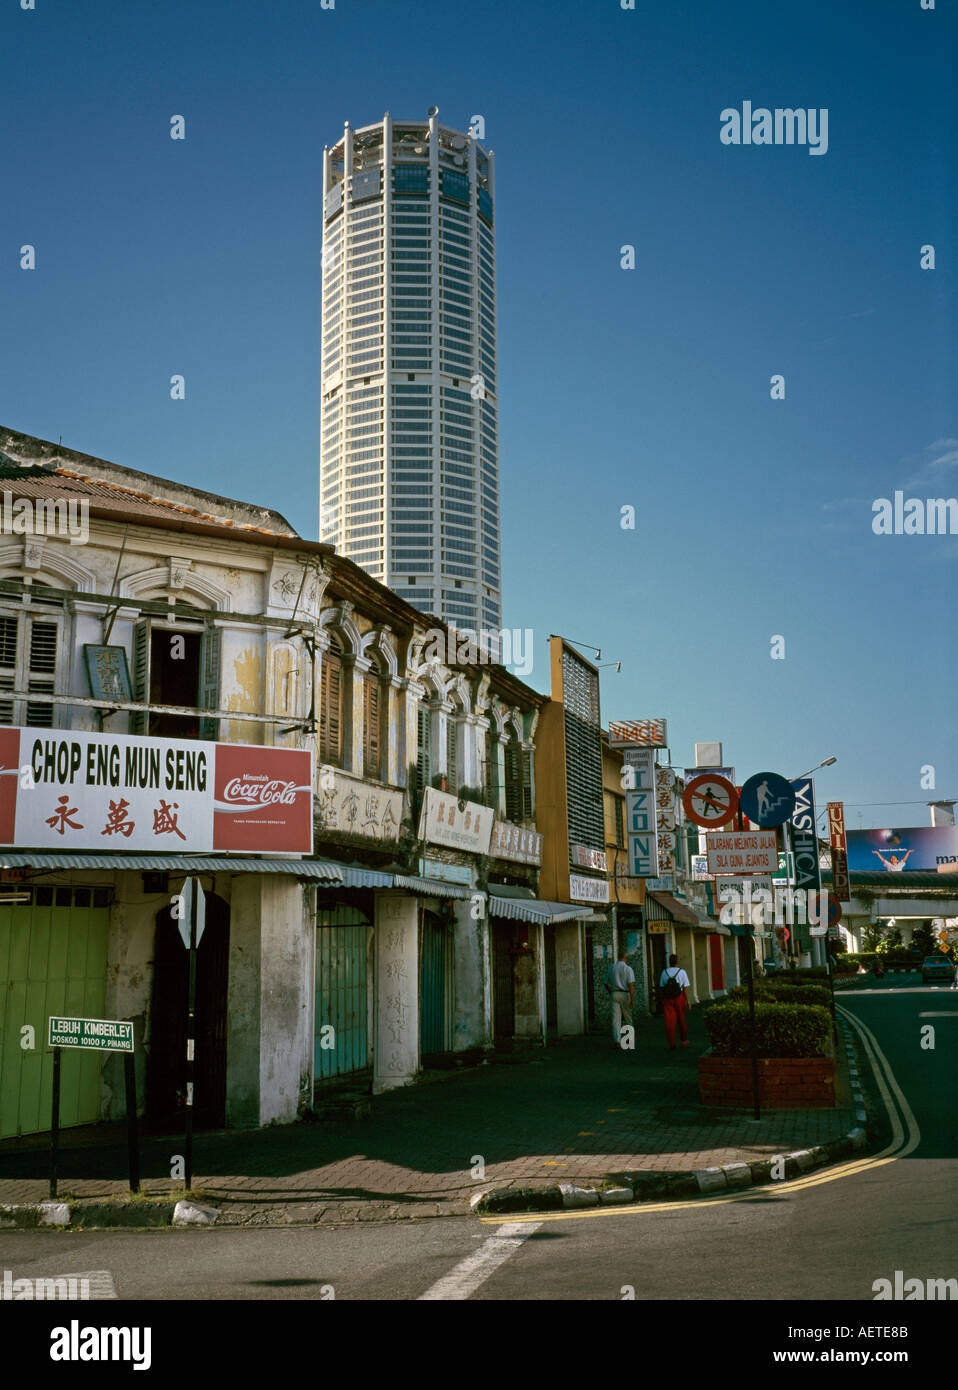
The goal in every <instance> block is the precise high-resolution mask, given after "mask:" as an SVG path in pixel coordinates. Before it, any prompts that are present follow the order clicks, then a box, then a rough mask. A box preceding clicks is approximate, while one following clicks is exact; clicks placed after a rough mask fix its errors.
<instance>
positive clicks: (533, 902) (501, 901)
mask: <svg viewBox="0 0 958 1390" xmlns="http://www.w3.org/2000/svg"><path fill="white" fill-rule="evenodd" d="M593 915H594V914H593V912H592V909H591V907H580V906H577V905H576V904H575V903H550V902H546V901H545V900H544V899H542V898H500V897H497V896H496V895H495V894H494V893H490V894H489V916H490V917H502V918H505V920H506V921H508V922H538V923H540V924H541V925H542V926H544V927H551V926H555V924H556V923H557V922H573V921H575V919H576V918H580V919H584V920H585V921H589V920H591V918H592V917H593Z"/></svg>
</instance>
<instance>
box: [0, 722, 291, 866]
mask: <svg viewBox="0 0 958 1390" xmlns="http://www.w3.org/2000/svg"><path fill="white" fill-rule="evenodd" d="M0 844H6V845H15V846H17V847H18V848H25V849H57V850H67V851H69V850H88V851H89V850H96V851H98V852H99V853H101V854H106V853H110V852H111V851H116V850H120V851H129V850H139V851H140V852H142V851H144V850H145V851H148V852H150V853H152V854H209V853H211V852H219V853H222V852H235V853H247V854H311V853H312V849H313V755H312V753H309V752H307V751H305V750H302V749H299V748H261V747H256V746H253V745H249V744H238V743H206V742H203V741H201V740H198V739H169V738H140V737H135V736H133V735H129V734H88V733H81V732H79V731H76V730H72V729H42V730H36V729H26V728H23V729H19V728H18V729H10V728H5V729H0Z"/></svg>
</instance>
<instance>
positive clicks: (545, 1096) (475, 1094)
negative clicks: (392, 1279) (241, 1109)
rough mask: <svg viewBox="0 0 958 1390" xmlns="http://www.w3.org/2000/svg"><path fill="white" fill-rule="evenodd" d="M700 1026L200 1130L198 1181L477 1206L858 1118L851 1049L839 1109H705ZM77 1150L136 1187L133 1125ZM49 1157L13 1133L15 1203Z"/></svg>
mask: <svg viewBox="0 0 958 1390" xmlns="http://www.w3.org/2000/svg"><path fill="white" fill-rule="evenodd" d="M690 1023H691V1040H692V1045H691V1047H689V1048H687V1049H680V1050H678V1051H676V1052H669V1050H668V1048H667V1046H666V1043H665V1036H664V1029H663V1025H662V1022H661V1020H657V1019H648V1018H645V1019H639V1020H637V1028H636V1033H637V1039H636V1051H635V1052H631V1053H629V1052H619V1051H617V1050H616V1049H615V1047H614V1046H613V1044H612V1042H611V1039H606V1038H605V1037H601V1038H599V1037H589V1038H574V1039H566V1040H563V1041H562V1042H560V1043H558V1044H557V1045H554V1046H551V1047H549V1048H544V1049H531V1050H530V1051H529V1053H527V1054H522V1055H521V1057H520V1058H510V1059H505V1060H504V1061H503V1062H494V1063H492V1064H491V1065H488V1066H480V1067H476V1068H474V1069H471V1070H468V1071H462V1072H452V1073H450V1074H449V1075H448V1077H445V1078H443V1079H442V1080H441V1081H439V1082H437V1083H436V1084H434V1085H417V1086H411V1087H407V1088H404V1089H402V1090H399V1091H393V1092H390V1093H388V1094H387V1095H385V1096H380V1097H376V1098H374V1099H373V1100H372V1112H371V1114H370V1115H368V1116H367V1117H365V1118H363V1119H359V1120H345V1119H343V1120H336V1121H332V1122H330V1121H318V1122H306V1123H302V1124H296V1125H285V1126H274V1127H272V1128H270V1129H262V1130H252V1131H250V1130H246V1131H221V1132H217V1133H213V1134H200V1135H199V1136H198V1137H197V1139H196V1141H195V1146H194V1163H193V1167H194V1179H193V1188H194V1191H195V1192H201V1193H202V1194H203V1195H204V1197H205V1199H206V1200H208V1201H209V1202H210V1203H211V1204H212V1205H214V1206H216V1207H218V1208H220V1210H221V1212H222V1215H221V1217H220V1222H219V1224H227V1223H229V1224H234V1223H235V1224H251V1225H260V1224H264V1225H265V1224H285V1223H288V1222H303V1221H322V1222H340V1221H351V1220H384V1219H386V1220H389V1219H397V1218H407V1217H411V1216H417V1217H418V1216H437V1215H445V1214H461V1213H463V1212H468V1211H469V1210H470V1207H469V1198H470V1197H471V1196H472V1195H474V1194H475V1193H476V1192H477V1191H478V1190H486V1189H488V1188H490V1187H497V1188H501V1187H505V1186H508V1185H510V1184H514V1185H523V1186H537V1185H542V1186H546V1185H551V1184H554V1183H556V1182H560V1181H582V1180H586V1179H592V1180H597V1179H598V1180H601V1179H603V1178H604V1177H605V1176H606V1175H607V1174H609V1173H616V1172H624V1171H634V1170H640V1169H645V1170H655V1171H659V1172H689V1171H691V1170H695V1169H701V1168H706V1167H712V1166H717V1165H721V1164H727V1163H736V1162H745V1163H747V1162H749V1161H753V1162H755V1161H758V1160H761V1159H763V1158H771V1157H774V1156H776V1155H778V1154H780V1153H783V1152H788V1151H789V1150H794V1149H801V1148H808V1147H812V1146H814V1145H816V1144H821V1143H825V1142H827V1141H828V1140H832V1139H838V1138H839V1137H841V1136H843V1135H845V1134H847V1133H848V1131H849V1130H850V1129H852V1128H854V1126H855V1112H854V1106H853V1105H852V1102H851V1097H850V1093H849V1090H848V1084H847V1064H846V1062H845V1059H844V1049H843V1048H842V1049H840V1051H839V1056H840V1059H841V1063H840V1064H841V1068H842V1080H841V1086H840V1099H841V1100H842V1102H843V1104H842V1105H841V1106H840V1107H839V1108H837V1109H835V1110H797V1111H771V1112H768V1113H767V1115H765V1117H764V1118H763V1119H762V1120H760V1121H759V1122H757V1123H756V1122H755V1121H753V1120H752V1119H751V1118H750V1115H747V1114H744V1113H743V1112H741V1111H728V1110H712V1109H705V1108H703V1107H702V1106H700V1105H699V1101H698V1084H697V1077H698V1073H697V1069H696V1061H697V1058H698V1055H699V1054H700V1053H701V1052H702V1051H704V1050H705V1048H706V1046H707V1042H706V1037H705V1029H704V1025H703V1021H702V1013H701V1010H699V1009H696V1010H693V1012H692V1014H691V1020H690ZM509 1062H511V1064H507V1063H509ZM61 1144H62V1145H63V1146H64V1147H63V1148H62V1149H61V1155H60V1196H61V1197H63V1198H67V1199H76V1198H80V1199H91V1198H101V1199H102V1198H104V1197H107V1196H120V1197H122V1196H123V1195H124V1194H125V1193H126V1147H125V1129H124V1128H123V1126H114V1125H110V1126H96V1127H90V1128H89V1129H86V1130H83V1131H74V1132H72V1133H71V1131H69V1130H68V1131H65V1132H64V1133H63V1134H62V1135H61ZM182 1149H183V1140H182V1136H181V1135H172V1136H170V1137H167V1138H163V1139H156V1138H150V1139H146V1140H144V1141H143V1142H142V1145H141V1177H142V1186H143V1190H144V1191H145V1192H146V1193H149V1194H154V1195H159V1194H162V1193H170V1194H172V1195H174V1196H175V1195H178V1193H179V1192H180V1191H182V1181H179V1182H174V1181H171V1180H170V1179H169V1176H168V1175H169V1172H170V1162H171V1158H172V1155H174V1154H178V1153H182ZM47 1155H48V1150H47V1149H46V1148H45V1147H44V1144H43V1141H41V1140H36V1139H31V1140H8V1141H6V1142H4V1143H0V1204H4V1203H10V1204H13V1203H22V1202H37V1201H41V1200H43V1199H45V1198H46V1196H47V1178H46V1173H47V1162H48V1157H47ZM480 1165H482V1166H480Z"/></svg>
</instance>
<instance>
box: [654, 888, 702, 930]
mask: <svg viewBox="0 0 958 1390" xmlns="http://www.w3.org/2000/svg"><path fill="white" fill-rule="evenodd" d="M645 898H646V902H645V915H646V917H647V918H648V920H649V921H652V922H661V921H668V920H671V921H673V922H681V923H682V924H683V925H687V926H690V927H698V926H700V925H701V922H700V919H699V918H698V916H697V915H696V914H695V913H694V912H693V911H692V909H691V908H690V907H686V906H685V904H684V903H680V902H679V900H678V898H673V896H672V894H671V893H665V892H663V891H662V890H661V889H655V890H653V889H651V888H650V889H649V890H648V892H647V893H646V895H645ZM649 899H651V900H652V902H654V903H656V904H657V905H658V906H659V907H660V908H661V909H662V911H661V912H655V911H653V910H652V907H651V903H650V901H649Z"/></svg>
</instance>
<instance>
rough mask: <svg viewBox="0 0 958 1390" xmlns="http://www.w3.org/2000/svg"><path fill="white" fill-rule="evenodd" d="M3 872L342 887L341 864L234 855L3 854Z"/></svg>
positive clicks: (1, 856)
mask: <svg viewBox="0 0 958 1390" xmlns="http://www.w3.org/2000/svg"><path fill="white" fill-rule="evenodd" d="M0 869H77V870H79V869H101V870H102V869H112V870H117V869H135V870H144V869H145V870H148V871H152V872H154V873H163V872H164V871H167V870H168V871H170V872H173V873H177V872H179V873H182V872H184V870H185V871H186V872H188V873H194V874H204V873H205V874H219V873H228V874H291V875H293V876H294V877H295V878H315V879H320V880H322V881H324V882H326V883H342V882H343V872H342V869H341V868H340V866H339V865H338V864H333V863H331V862H330V861H329V860H326V859H244V858H243V857H242V856H241V855H235V854H231V855H229V856H226V855H216V854H57V853H52V852H47V851H43V850H37V851H34V852H29V853H24V852H21V851H17V852H13V853H11V852H10V851H9V850H0Z"/></svg>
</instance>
